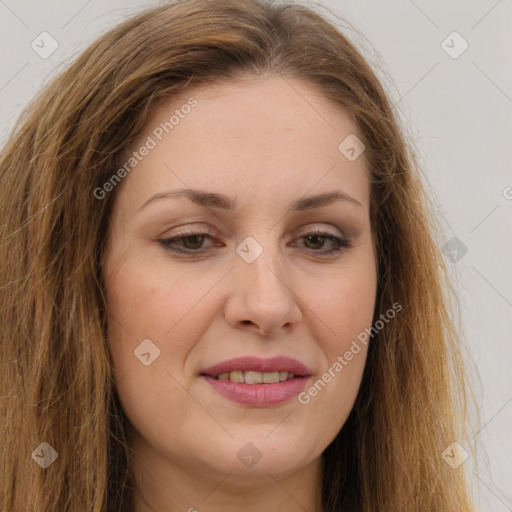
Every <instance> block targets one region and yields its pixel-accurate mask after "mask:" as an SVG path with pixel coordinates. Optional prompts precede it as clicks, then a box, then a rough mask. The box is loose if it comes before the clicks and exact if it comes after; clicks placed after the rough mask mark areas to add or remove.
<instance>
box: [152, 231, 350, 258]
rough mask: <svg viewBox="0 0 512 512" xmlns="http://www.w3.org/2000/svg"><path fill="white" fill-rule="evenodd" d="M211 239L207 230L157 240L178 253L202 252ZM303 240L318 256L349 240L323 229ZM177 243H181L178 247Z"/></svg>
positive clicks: (332, 251) (341, 247)
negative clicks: (325, 247) (326, 248)
mask: <svg viewBox="0 0 512 512" xmlns="http://www.w3.org/2000/svg"><path fill="white" fill-rule="evenodd" d="M208 239H209V240H212V236H211V235H210V234H209V233H208V232H194V231H191V232H187V233H182V234H181V235H180V236H175V237H172V238H167V239H163V240H158V242H159V243H160V244H161V245H162V246H163V247H164V249H166V250H169V251H172V252H174V253H178V254H188V255H195V254H203V253H205V252H206V251H207V250H208V248H206V249H205V248H204V247H203V244H204V242H205V241H206V240H208ZM301 239H304V240H305V246H306V249H309V250H310V251H312V252H313V253H316V254H318V255H319V256H328V255H330V254H334V253H337V252H340V251H342V250H343V249H346V248H349V247H350V246H351V245H350V240H348V239H344V238H340V237H337V236H335V235H333V234H331V233H326V232H324V231H316V230H315V231H309V232H308V233H306V234H304V235H302V236H300V237H299V238H298V239H297V240H301ZM326 241H329V242H331V244H333V246H332V247H331V248H330V249H328V250H323V251H320V250H319V249H321V248H322V247H323V246H324V245H325V242H326ZM177 244H181V247H178V246H177Z"/></svg>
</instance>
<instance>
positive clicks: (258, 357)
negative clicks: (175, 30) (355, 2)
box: [103, 76, 377, 478]
mask: <svg viewBox="0 0 512 512" xmlns="http://www.w3.org/2000/svg"><path fill="white" fill-rule="evenodd" d="M171 116H174V117H171ZM166 123H167V124H166ZM354 134H357V130H356V126H355V125H354V124H353V122H352V121H351V119H350V117H349V116H348V115H347V114H345V113H344V112H343V111H342V110H341V109H340V108H339V107H337V106H335V105H334V104H332V103H330V102H329V101H328V100H327V99H325V98H324V97H323V96H321V95H320V94H319V93H318V92H317V91H316V90H315V89H314V88H312V86H311V85H309V84H308V83H306V82H303V81H300V80H297V79H289V78H287V79H286V80H285V79H283V78H281V77H275V76H266V77H264V78H261V79H256V78H251V80H250V81H247V82H246V83H244V84H243V85H235V84H234V83H233V82H230V83H228V82H214V83H212V84H210V85H209V86H208V87H207V88H195V89H190V90H189V91H187V93H186V94H182V95H181V96H180V97H173V99H172V100H170V101H167V102H165V103H163V104H161V105H160V106H159V108H158V109H157V110H155V112H154V114H153V115H152V118H151V119H150V121H149V123H148V124H147V127H146V130H145V131H144V133H143V134H142V135H141V137H140V139H139V140H138V141H137V143H136V144H134V145H133V146H132V148H131V152H130V154H129V155H128V156H127V157H126V158H127V161H128V158H129V157H130V155H131V156H132V160H131V162H129V161H128V165H127V167H126V168H128V169H129V168H130V165H132V166H133V167H132V169H131V170H130V171H129V173H127V175H126V176H125V177H124V181H123V182H122V183H121V184H120V185H117V186H118V187H121V188H120V190H119V192H120V193H119V196H118V198H117V200H116V202H115V205H114V209H113V212H112V216H111V218H110V231H109V236H108V243H107V247H106V251H105V253H104V260H103V264H104V277H105V285H106V292H107V305H108V315H109V328H110V333H109V340H108V341H109V347H110V350H111V353H112V357H113V362H114V374H115V380H116V387H117V390H118V393H119V397H120V400H121V403H122V405H123V408H124V411H125V412H126V415H127V417H128V419H129V421H130V424H131V427H133V431H132V434H131V446H132V447H133V448H134V449H136V450H137V452H138V453H139V454H140V456H141V460H142V459H143V460H144V463H145V464H147V465H148V466H151V467H153V468H155V467H158V468H162V469H163V468H168V469H169V471H171V468H173V469H174V470H176V471H183V472H194V473H195V474H196V475H200V474H201V473H203V472H204V473H209V474H212V472H215V473H222V474H227V473H231V474H232V475H244V476H245V478H247V476H248V475H255V476H256V475H260V476H261V475H265V474H267V472H271V473H272V474H273V475H286V474H291V473H293V472H295V471H299V470H300V469H301V468H304V467H306V466H308V465H310V464H313V463H315V461H319V460H320V455H321V453H322V451H323V450H324V449H325V448H326V447H327V445H328V444H329V443H330V442H331V441H332V440H333V439H334V437H335V436H336V434H337V433H338V432H339V430H340V429H341V427H342V426H343V424H344V422H345V420H346V418H347V416H348V414H349V412H350V410H351V408H352V406H353V403H354V401H355V398H356V394H357V392H358V388H359V385H360V382H361V377H362V372H363V368H364V364H365V359H366V352H367V347H366V346H365V345H364V344H361V343H358V346H359V351H356V350H354V348H353V347H354V345H353V342H354V340H356V339H357V336H358V335H359V334H360V333H361V332H362V331H364V329H365V328H368V327H370V326H371V322H372V317H373V311H374V304H375V297H376V289H377V276H376V266H375V259H374V258H375V257H374V251H373V244H372V238H371V229H370V217H369V197H370V188H369V178H368V170H367V167H366V162H365V159H364V156H365V155H364V153H362V154H361V156H360V157H357V155H358V153H359V152H360V150H361V147H360V146H358V145H357V140H356V139H355V138H354ZM347 137H349V138H348V139H347V140H345V139H346V138H347ZM340 144H341V146H340ZM144 148H146V149H144ZM133 151H135V152H136V155H133V154H132V152H133ZM121 175H122V173H121ZM106 190H108V186H107V187H106ZM192 190H194V191H200V194H199V192H198V193H196V194H193V193H192ZM335 191H339V196H338V197H337V198H333V199H331V200H330V201H328V200H313V199H311V200H307V198H310V197H313V196H315V197H316V196H321V195H323V194H331V193H333V192H335ZM177 192H179V194H178V193H177ZM164 194H168V197H165V196H164ZM171 194H172V195H171ZM155 195H157V196H160V197H154V196H155ZM217 195H219V196H221V197H217ZM324 199H325V198H324ZM228 203H229V204H228ZM228 206H230V207H228ZM315 231H316V232H321V233H322V235H318V234H317V235H315V234H314V232H315ZM180 237H188V238H182V239H180ZM171 238H175V239H176V240H174V241H173V242H169V243H166V242H164V240H168V239H171ZM340 240H341V242H340ZM345 240H348V246H347V247H344V246H343V244H344V243H345V242H344V241H345ZM336 249H339V250H336ZM176 251H184V252H183V253H181V252H176ZM329 251H330V252H329ZM351 347H352V348H351ZM347 352H350V353H351V354H352V356H351V357H349V356H348V355H347ZM240 358H242V359H240ZM243 358H251V359H250V360H249V359H247V360H245V361H244V360H243ZM233 359H240V360H239V361H230V360H233ZM341 361H343V362H341ZM337 362H338V364H336V363H337ZM223 363H225V364H223ZM218 365H221V366H218ZM340 366H341V369H340ZM215 367H216V368H215ZM251 370H252V372H251ZM231 372H233V373H231ZM245 372H248V373H245ZM326 372H327V373H326ZM291 373H295V374H297V375H302V376H300V377H297V376H296V377H294V378H293V379H289V377H291ZM218 374H221V376H220V378H215V377H216V376H218ZM326 375H327V376H326ZM329 377H330V378H329ZM242 378H243V380H244V381H243V382H237V381H240V380H242ZM226 379H228V380H226ZM281 379H287V380H283V381H281ZM288 379H289V380H288ZM246 380H247V382H245V381H246ZM262 380H263V381H264V382H261V381H262ZM276 380H277V382H276ZM253 382H261V383H256V384H254V383H253ZM315 382H316V383H317V387H316V388H314V387H312V386H313V385H314V384H315ZM315 389H316V393H315Z"/></svg>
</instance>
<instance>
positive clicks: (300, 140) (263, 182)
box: [123, 76, 369, 207]
mask: <svg viewBox="0 0 512 512" xmlns="http://www.w3.org/2000/svg"><path fill="white" fill-rule="evenodd" d="M354 135H356V136H358V137H359V138H361V135H360V134H359V133H358V130H357V127H356V125H355V124H354V122H353V121H352V119H351V117H350V115H349V114H348V113H346V112H345V111H344V110H343V109H342V108H341V107H340V106H338V105H337V104H335V103H334V102H332V101H331V100H330V99H328V98H326V97H325V96H324V95H322V94H321V92H320V91H319V90H318V89H317V88H316V87H315V85H314V84H310V83H309V82H307V81H304V80H299V79H296V78H290V77H286V78H284V77H281V76H264V77H257V78H245V79H242V80H237V81H236V82H235V81H217V82H212V83H210V84H209V85H207V86H199V87H193V88H189V89H188V90H186V91H181V92H180V94H179V95H176V96H173V97H172V98H168V99H166V100H165V101H163V102H162V103H160V104H159V105H158V107H157V108H155V109H154V111H153V112H152V114H151V116H150V119H149V120H148V122H147V123H146V127H145V129H144V130H143V132H142V134H141V136H140V137H139V138H138V140H137V141H136V142H135V143H134V144H132V145H131V146H130V149H129V152H128V154H127V158H128V156H129V155H130V154H132V152H139V150H140V149H141V148H142V147H143V146H145V145H146V146H151V149H150V151H145V156H144V157H143V158H140V160H138V161H137V163H136V165H135V166H134V167H133V170H132V171H131V172H130V174H129V176H128V177H127V178H125V179H126V180H127V181H128V182H129V183H124V185H126V189H127V190H126V192H125V193H124V192H123V194H124V195H125V196H126V197H125V198H126V199H127V200H129V201H130V202H132V203H137V205H138V206H140V204H142V202H144V200H146V199H147V197H149V196H150V195H152V194H154V193H158V192H162V191H166V190H169V189H172V188H183V187H190V188H201V189H206V190H211V191H217V192H221V193H223V194H225V195H228V196H231V197H234V198H237V197H239V198H241V200H242V199H243V198H245V200H244V201H242V202H244V203H250V202H251V201H254V202H258V201H257V200H260V201H259V207H261V206H267V207H271V206H272V204H273V203H275V202H276V201H279V199H280V198H281V197H282V198H283V201H284V200H286V201H288V196H289V197H290V198H292V197H293V198H296V196H300V195H305V194H306V193H308V192H309V191H310V192H324V191H326V190H329V189H332V188H340V187H341V188H343V190H344V191H345V192H346V193H348V194H350V195H352V196H357V199H358V200H359V201H361V202H362V203H363V204H364V203H365V202H366V203H367V202H368V196H369V183H368V173H367V167H366V162H365V159H364V154H363V155H361V157H360V158H357V159H356V160H354V161H350V160H349V159H347V157H346V156H345V155H344V154H343V152H342V151H341V150H340V144H341V143H342V142H343V141H344V140H346V138H347V137H353V136H354ZM132 163H135V162H132ZM262 203H265V204H264V205H263V204H262Z"/></svg>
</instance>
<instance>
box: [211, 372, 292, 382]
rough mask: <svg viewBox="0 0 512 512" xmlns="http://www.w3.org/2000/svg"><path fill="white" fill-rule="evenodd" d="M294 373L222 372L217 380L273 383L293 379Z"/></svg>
mask: <svg viewBox="0 0 512 512" xmlns="http://www.w3.org/2000/svg"><path fill="white" fill-rule="evenodd" d="M294 377H295V374H294V373H289V372H253V371H247V372H241V371H233V372H223V373H220V374H219V375H217V377H216V378H217V379H219V380H231V381H232V382H244V383H245V384H274V383H276V382H283V381H285V380H289V379H293V378H294Z"/></svg>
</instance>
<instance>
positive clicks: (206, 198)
mask: <svg viewBox="0 0 512 512" xmlns="http://www.w3.org/2000/svg"><path fill="white" fill-rule="evenodd" d="M175 197H185V198H187V199H189V200H190V201H192V202H193V203H195V204H198V205H199V206H204V207H206V208H217V209H220V210H234V209H235V208H236V202H235V201H233V200H232V199H230V198H229V197H228V196H226V195H224V194H218V193H215V192H206V191H203V190H194V189H191V188H180V189H176V190H169V191H167V192H159V193H157V194H154V195H152V196H151V197H150V198H149V199H148V200H147V201H146V202H145V203H144V204H143V205H142V206H141V207H140V208H139V209H138V210H137V213H138V212H139V211H140V210H142V209H143V208H145V207H146V206H148V205H149V204H150V203H152V202H153V201H156V200H157V199H163V198H165V199H172V198H175ZM337 201H346V202H348V203H351V204H354V205H356V206H360V207H363V205H362V204H361V203H360V202H359V201H357V200H356V199H354V198H353V197H351V196H349V195H348V194H346V193H345V192H343V191H341V190H333V191H331V192H326V193H324V194H318V195H315V196H308V197H301V198H300V199H297V200H296V201H294V202H293V203H292V204H291V206H290V209H291V210H292V211H302V210H309V209H313V208H320V207H322V206H327V205H329V204H332V203H334V202H337Z"/></svg>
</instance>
